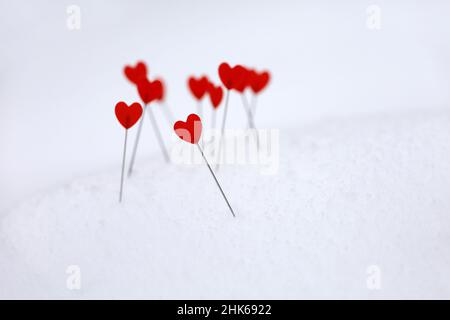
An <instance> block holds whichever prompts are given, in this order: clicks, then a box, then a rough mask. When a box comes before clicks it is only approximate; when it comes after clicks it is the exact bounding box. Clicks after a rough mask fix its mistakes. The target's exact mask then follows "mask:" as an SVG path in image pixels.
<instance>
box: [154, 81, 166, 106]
mask: <svg viewBox="0 0 450 320" xmlns="http://www.w3.org/2000/svg"><path fill="white" fill-rule="evenodd" d="M152 85H153V90H154V91H155V100H158V101H163V100H164V82H163V81H162V80H160V79H156V80H155V81H153V82H152Z"/></svg>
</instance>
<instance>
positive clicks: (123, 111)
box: [115, 101, 142, 129]
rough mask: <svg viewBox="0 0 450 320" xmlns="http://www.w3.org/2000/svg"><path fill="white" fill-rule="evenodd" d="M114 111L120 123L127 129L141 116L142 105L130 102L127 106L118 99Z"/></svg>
mask: <svg viewBox="0 0 450 320" xmlns="http://www.w3.org/2000/svg"><path fill="white" fill-rule="evenodd" d="M115 113H116V117H117V120H119V122H120V124H121V125H122V126H123V127H124V128H125V129H129V128H131V127H132V126H134V125H135V124H136V122H138V120H139V119H140V118H141V115H142V106H141V104H140V103H138V102H135V103H132V104H131V105H130V106H128V105H127V104H126V103H125V102H123V101H120V102H118V103H117V104H116V108H115Z"/></svg>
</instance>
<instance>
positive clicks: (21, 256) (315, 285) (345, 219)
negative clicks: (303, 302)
mask: <svg viewBox="0 0 450 320" xmlns="http://www.w3.org/2000/svg"><path fill="white" fill-rule="evenodd" d="M280 143H281V146H280V154H279V160H280V167H279V172H278V174H276V175H272V176H270V175H269V176H264V175H260V174H258V172H257V170H256V168H254V167H245V166H244V167H243V166H236V167H227V168H225V167H224V168H223V169H222V170H220V172H219V179H220V181H221V182H222V185H223V187H224V189H225V191H226V192H227V194H228V196H229V199H230V201H231V203H232V205H233V206H234V209H235V211H236V213H237V218H236V219H233V218H232V217H231V215H230V213H229V212H228V211H227V208H226V206H225V203H224V202H223V199H222V198H221V196H220V194H219V193H218V192H217V188H216V186H215V185H214V183H213V180H212V179H211V177H210V175H209V172H208V171H207V169H206V167H205V166H203V165H202V166H199V167H194V168H192V167H191V168H187V167H182V166H175V165H166V164H164V163H163V162H162V161H161V159H160V155H159V154H155V155H154V156H153V157H152V158H148V159H140V160H141V161H140V162H138V167H137V170H136V173H135V176H134V177H132V178H131V179H129V180H127V181H126V186H125V201H124V203H123V204H121V205H119V204H118V203H117V191H118V190H117V188H118V181H119V168H116V169H115V170H113V171H111V172H105V173H103V174H100V175H98V176H92V177H86V178H85V179H81V180H77V181H74V182H72V183H69V184H67V185H65V186H62V187H60V188H56V189H55V190H54V191H53V192H50V193H44V194H41V195H40V196H37V197H35V198H34V199H33V200H31V201H28V202H25V203H23V204H22V205H20V206H18V207H17V208H15V209H14V210H11V211H10V212H9V213H8V214H7V215H6V216H5V217H4V218H3V219H2V220H1V229H0V237H1V238H0V239H1V240H0V241H1V243H0V247H1V248H2V251H3V252H2V254H1V255H0V259H2V260H3V261H0V283H1V284H0V297H1V298H36V297H38V298H183V299H187V298H209V299H211V298H240V299H244V298H275V299H280V298H447V299H448V298H450V277H449V273H448V272H449V266H450V255H449V252H450V161H449V159H450V112H449V111H448V110H441V111H426V112H421V111H415V112H411V111H410V112H407V113H399V114H396V115H377V116H364V117H354V118H346V119H345V120H339V119H328V120H326V121H322V122H320V123H318V124H317V125H311V126H309V127H303V128H302V129H297V130H283V131H281V133H280ZM5 250H6V251H5ZM69 265H78V266H79V267H80V268H81V279H82V280H81V290H79V291H77V290H75V291H70V290H68V289H67V288H66V278H67V274H66V268H67V266H69ZM372 265H375V266H377V267H378V268H379V270H380V271H381V278H380V279H381V288H380V290H369V289H368V287H367V284H366V283H367V279H368V277H369V274H368V273H367V270H368V267H370V266H372Z"/></svg>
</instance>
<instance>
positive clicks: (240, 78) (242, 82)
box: [232, 65, 249, 93]
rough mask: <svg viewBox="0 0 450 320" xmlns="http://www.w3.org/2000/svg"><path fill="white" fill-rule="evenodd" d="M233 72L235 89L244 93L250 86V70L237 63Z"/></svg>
mask: <svg viewBox="0 0 450 320" xmlns="http://www.w3.org/2000/svg"><path fill="white" fill-rule="evenodd" d="M232 72H233V89H235V90H236V91H238V92H240V93H242V92H244V90H245V89H246V88H247V86H248V79H249V78H248V76H249V71H248V70H247V69H246V68H245V67H243V66H241V65H237V66H235V67H234V68H233V69H232Z"/></svg>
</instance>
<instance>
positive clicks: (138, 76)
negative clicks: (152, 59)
mask: <svg viewBox="0 0 450 320" xmlns="http://www.w3.org/2000/svg"><path fill="white" fill-rule="evenodd" d="M123 72H124V74H125V77H127V79H128V80H130V81H131V82H132V83H134V84H136V85H137V84H138V83H139V82H140V81H142V80H144V79H147V66H146V65H145V63H144V62H142V61H139V62H138V63H137V64H136V65H135V66H134V67H133V66H125V68H124V69H123Z"/></svg>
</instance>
